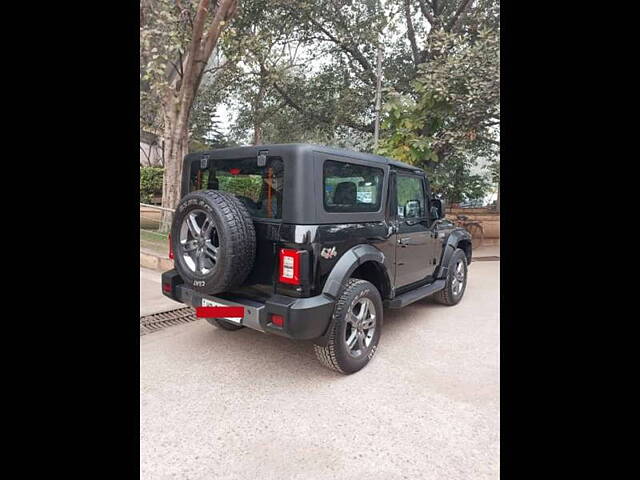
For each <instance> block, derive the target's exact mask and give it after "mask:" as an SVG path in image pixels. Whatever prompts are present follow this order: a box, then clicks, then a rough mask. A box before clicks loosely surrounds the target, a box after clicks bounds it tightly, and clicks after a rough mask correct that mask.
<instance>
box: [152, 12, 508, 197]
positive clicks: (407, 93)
mask: <svg viewBox="0 0 640 480" xmlns="http://www.w3.org/2000/svg"><path fill="white" fill-rule="evenodd" d="M147 1H149V0H147ZM153 1H154V2H155V1H157V2H162V1H164V2H168V3H170V4H176V3H183V4H190V3H193V4H195V3H196V2H188V1H183V2H176V1H171V0H153ZM214 3H215V2H214ZM499 13H500V6H499V1H498V0H384V1H383V0H359V1H354V0H242V1H240V2H239V5H238V9H237V11H236V12H235V15H234V16H233V18H231V19H230V21H229V25H228V26H227V28H226V29H225V31H224V33H223V34H222V36H221V37H220V41H219V42H218V45H217V47H216V49H215V52H214V54H213V58H212V59H211V60H209V64H208V65H207V68H206V69H205V70H204V71H203V76H202V83H201V86H200V89H199V91H198V94H197V96H196V99H195V101H194V104H193V113H192V115H191V118H190V127H189V132H190V136H191V139H192V140H197V142H196V144H195V145H196V146H197V147H200V146H202V145H203V144H207V145H215V144H216V143H217V144H220V143H228V142H231V143H234V144H246V143H251V144H261V143H287V142H311V143H321V144H328V145H334V146H340V147H347V148H352V149H355V150H359V151H370V152H371V151H373V149H374V143H373V133H374V122H375V118H376V114H377V112H376V108H375V96H376V83H377V72H376V55H377V52H378V49H380V50H381V53H382V87H383V89H382V104H383V108H382V111H381V112H380V115H381V120H382V123H381V131H380V141H379V144H378V149H377V153H380V154H383V155H386V156H389V157H393V158H397V159H399V160H402V161H405V162H409V163H412V164H415V165H418V166H420V167H422V168H425V169H426V170H427V171H428V172H429V173H430V178H431V179H432V183H433V189H434V190H435V191H438V192H440V193H442V194H444V195H445V196H446V197H447V198H448V199H450V200H452V201H459V200H462V199H464V198H477V197H481V196H482V195H483V194H484V193H485V192H486V191H487V189H488V187H489V184H490V183H491V182H493V181H494V176H492V175H491V171H492V170H491V169H492V168H493V170H496V168H495V166H496V165H497V163H496V162H497V161H498V159H499V121H500V98H499V95H500V55H499V38H500V24H499ZM167 21H172V22H179V21H180V16H179V14H177V17H175V18H174V17H171V20H167ZM175 30H176V32H174V33H172V34H171V35H168V34H163V35H162V36H158V37H157V38H155V37H153V35H160V34H159V33H153V32H152V33H150V34H149V35H150V37H149V39H147V40H145V42H146V43H145V45H146V48H145V52H146V53H145V54H146V55H151V56H152V57H153V55H165V57H166V58H167V62H168V61H169V60H168V59H171V58H175V57H176V55H179V54H180V52H183V51H184V48H185V47H184V46H182V47H181V45H183V44H184V40H183V36H182V33H180V32H181V31H180V29H179V28H178V29H175ZM187 36H188V35H187ZM156 43H161V44H162V45H161V46H158V47H156V48H157V49H158V50H157V51H155V52H154V51H153V48H154V47H153V46H154V45H155V44H156ZM141 61H142V53H141ZM145 65H149V62H148V61H147V63H146V64H145ZM152 72H155V73H159V72H158V71H156V70H152ZM143 79H144V77H143ZM147 81H148V80H147ZM151 83H153V82H151ZM145 102H146V103H145ZM154 102H155V101H154V99H153V90H152V89H151V90H149V89H147V90H144V89H143V88H142V87H141V121H142V118H143V117H144V118H145V121H147V122H148V121H149V119H150V118H151V119H153V118H155V119H156V120H157V118H158V117H157V116H156V117H154V116H153V115H152V114H149V112H152V111H153V106H154V105H157V102H155V103H154ZM143 104H144V105H145V106H149V108H143ZM223 105H224V107H225V110H226V111H229V112H231V114H232V121H231V125H230V129H229V131H228V138H223V136H222V135H221V134H220V132H219V130H216V129H217V128H218V127H217V126H216V112H218V111H220V107H221V106H223ZM216 132H217V133H216Z"/></svg>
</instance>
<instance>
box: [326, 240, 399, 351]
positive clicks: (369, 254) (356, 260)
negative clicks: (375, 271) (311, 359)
mask: <svg viewBox="0 0 640 480" xmlns="http://www.w3.org/2000/svg"><path fill="white" fill-rule="evenodd" d="M384 258H385V257H384V253H382V252H381V251H380V250H378V249H377V248H375V247H373V246H371V245H367V244H361V245H356V246H355V247H352V248H350V249H349V250H347V251H346V252H344V254H343V255H342V256H341V257H340V259H339V260H338V261H337V262H336V264H335V265H334V266H333V269H332V270H331V273H330V274H329V277H328V278H327V281H326V282H325V284H324V288H323V289H322V294H324V295H327V296H329V297H331V298H332V299H334V300H336V299H337V298H338V297H339V296H340V294H341V293H342V291H343V290H344V288H345V284H346V283H347V280H348V279H349V278H351V274H352V273H353V272H354V271H355V270H356V268H358V267H359V266H360V265H362V264H363V263H365V262H370V261H373V262H378V263H379V264H380V265H381V267H382V271H383V272H384V275H385V277H386V281H387V282H389V281H390V280H389V272H388V271H387V267H386V266H385V265H384ZM390 285H391V284H390ZM381 293H382V292H381ZM334 322H335V318H334V317H333V315H331V319H330V320H329V323H328V325H327V329H326V330H325V332H324V333H323V335H322V336H321V337H319V338H316V339H314V340H313V342H314V343H315V344H316V345H320V346H326V345H327V340H328V334H329V332H330V331H331V328H332V327H333V323H334Z"/></svg>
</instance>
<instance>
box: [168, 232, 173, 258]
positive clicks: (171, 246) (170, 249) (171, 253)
mask: <svg viewBox="0 0 640 480" xmlns="http://www.w3.org/2000/svg"><path fill="white" fill-rule="evenodd" d="M169 258H170V259H171V260H173V243H171V234H169Z"/></svg>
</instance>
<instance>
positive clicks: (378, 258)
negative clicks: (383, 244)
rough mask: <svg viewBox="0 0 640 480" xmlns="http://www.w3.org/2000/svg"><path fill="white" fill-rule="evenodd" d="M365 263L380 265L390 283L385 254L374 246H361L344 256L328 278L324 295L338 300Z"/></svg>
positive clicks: (345, 253) (350, 250)
mask: <svg viewBox="0 0 640 480" xmlns="http://www.w3.org/2000/svg"><path fill="white" fill-rule="evenodd" d="M365 262H378V263H380V264H381V266H382V271H383V272H384V275H385V276H386V281H387V282H388V281H389V272H387V267H386V266H385V265H384V253H382V252H381V251H380V250H378V249H377V248H375V247H374V246H372V245H367V244H361V245H356V246H355V247H351V248H350V249H349V250H347V251H346V252H344V253H343V254H342V256H341V257H340V259H339V260H338V261H337V262H336V264H335V265H334V266H333V269H332V270H331V273H330V274H329V277H327V281H326V282H325V284H324V287H323V289H322V293H323V294H325V295H328V296H330V297H332V298H338V297H339V296H340V294H341V293H342V290H343V289H344V287H345V284H346V282H347V280H348V279H349V278H350V277H351V274H352V273H353V272H354V271H355V269H356V268H358V267H359V266H360V265H362V264H363V263H365ZM380 293H382V292H380Z"/></svg>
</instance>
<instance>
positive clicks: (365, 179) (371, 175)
mask: <svg viewBox="0 0 640 480" xmlns="http://www.w3.org/2000/svg"><path fill="white" fill-rule="evenodd" d="M383 179H384V172H383V170H382V169H380V168H374V167H367V166H364V165H355V164H353V163H345V162H335V161H333V160H327V161H325V162H324V166H323V182H324V185H323V191H324V208H325V210H326V211H327V212H377V211H378V210H379V209H380V198H381V197H382V180H383Z"/></svg>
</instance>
